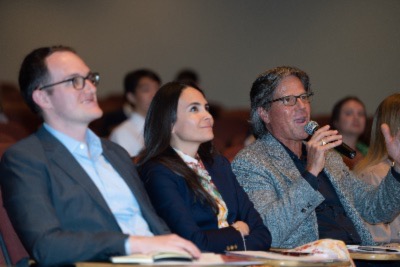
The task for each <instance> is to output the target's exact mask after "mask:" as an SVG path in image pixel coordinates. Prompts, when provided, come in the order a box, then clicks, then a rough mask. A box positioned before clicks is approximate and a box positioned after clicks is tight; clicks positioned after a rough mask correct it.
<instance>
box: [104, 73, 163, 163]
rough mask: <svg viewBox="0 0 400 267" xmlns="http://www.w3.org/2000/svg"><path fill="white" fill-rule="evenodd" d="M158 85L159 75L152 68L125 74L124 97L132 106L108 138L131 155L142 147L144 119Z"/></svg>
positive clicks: (159, 83)
mask: <svg viewBox="0 0 400 267" xmlns="http://www.w3.org/2000/svg"><path fill="white" fill-rule="evenodd" d="M160 85H161V79H160V77H159V76H158V75H157V74H156V73H155V72H154V71H152V70H147V69H140V70H136V71H133V72H130V73H128V74H127V75H126V76H125V79H124V88H125V89H124V90H125V98H126V99H127V101H128V103H129V104H130V105H131V107H132V113H131V114H130V116H129V118H128V119H127V120H125V121H124V122H122V123H121V124H120V125H118V126H117V127H116V128H114V130H112V132H111V135H110V140H111V141H113V142H115V143H117V144H119V145H120V146H122V147H123V148H125V149H126V150H127V151H128V153H129V155H130V156H131V157H135V156H137V154H139V152H140V150H142V148H143V145H144V140H143V128H144V120H145V117H146V114H147V110H148V109H149V106H150V103H151V100H152V99H153V97H154V95H155V94H156V92H157V91H158V89H159V88H160Z"/></svg>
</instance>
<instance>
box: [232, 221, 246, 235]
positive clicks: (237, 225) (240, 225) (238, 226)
mask: <svg viewBox="0 0 400 267" xmlns="http://www.w3.org/2000/svg"><path fill="white" fill-rule="evenodd" d="M231 226H232V227H233V228H235V229H236V230H237V231H239V232H240V233H241V234H242V236H247V235H249V233H250V229H249V226H248V225H247V223H245V222H242V221H236V222H234V223H233V224H232V225H231Z"/></svg>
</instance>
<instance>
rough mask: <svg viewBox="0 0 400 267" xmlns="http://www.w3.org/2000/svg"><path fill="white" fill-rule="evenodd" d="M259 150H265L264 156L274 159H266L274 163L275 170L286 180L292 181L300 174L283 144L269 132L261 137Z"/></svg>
mask: <svg viewBox="0 0 400 267" xmlns="http://www.w3.org/2000/svg"><path fill="white" fill-rule="evenodd" d="M260 150H261V151H265V152H263V153H265V157H267V158H273V159H274V160H267V161H268V162H271V163H272V164H273V165H275V167H276V168H275V170H276V171H278V172H279V173H280V174H281V175H282V177H284V178H285V179H286V180H288V181H290V182H294V181H295V179H296V178H297V177H299V176H300V175H301V174H300V172H299V171H298V169H297V167H296V165H295V164H294V162H293V160H292V159H291V158H290V156H289V154H288V153H287V151H286V150H285V148H284V147H283V145H282V144H281V143H280V142H279V141H278V140H276V139H275V137H273V136H272V135H271V134H267V135H264V136H263V137H261V139H260Z"/></svg>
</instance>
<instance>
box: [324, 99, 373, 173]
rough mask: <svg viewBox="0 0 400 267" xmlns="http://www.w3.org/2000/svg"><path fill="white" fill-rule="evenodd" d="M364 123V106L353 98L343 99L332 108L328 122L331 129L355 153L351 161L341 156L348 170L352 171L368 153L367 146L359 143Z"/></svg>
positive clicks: (365, 117)
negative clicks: (336, 132)
mask: <svg viewBox="0 0 400 267" xmlns="http://www.w3.org/2000/svg"><path fill="white" fill-rule="evenodd" d="M366 121H367V115H366V110H365V105H364V103H363V102H361V100H360V99H358V98H357V97H355V96H348V97H345V98H343V99H341V100H339V101H338V102H337V103H336V104H335V105H334V107H333V110H332V115H331V121H330V125H331V127H332V129H336V130H338V131H339V134H341V135H342V140H343V142H344V143H345V144H347V145H348V146H349V147H351V148H353V149H354V150H356V152H357V154H356V156H355V157H354V158H353V159H350V158H348V157H345V156H343V161H344V162H345V163H346V165H347V166H348V167H349V168H350V169H353V168H354V166H355V165H356V164H357V163H358V162H359V161H360V160H361V159H362V158H363V157H364V156H365V155H366V154H367V152H368V146H367V145H366V144H365V143H363V142H361V141H360V137H361V135H362V134H363V133H364V131H365V125H366Z"/></svg>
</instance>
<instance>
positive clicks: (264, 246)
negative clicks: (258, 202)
mask: <svg viewBox="0 0 400 267" xmlns="http://www.w3.org/2000/svg"><path fill="white" fill-rule="evenodd" d="M216 164H218V169H222V170H224V172H225V174H224V175H221V176H223V177H222V178H223V179H224V181H223V187H227V188H225V189H228V192H226V193H227V197H225V198H224V200H225V199H229V196H228V195H231V196H232V195H234V196H236V201H234V202H236V203H231V202H233V201H226V204H227V205H228V207H229V208H228V210H229V212H230V213H231V214H236V216H235V217H236V218H231V219H232V220H233V221H243V222H245V223H246V224H247V225H248V226H249V229H250V234H249V235H248V236H246V238H245V239H246V248H247V250H264V251H265V250H268V249H269V248H270V246H271V242H272V241H271V234H270V232H269V230H268V228H267V227H266V226H265V225H264V223H263V221H262V219H261V216H260V214H259V213H258V211H257V210H256V209H255V208H254V205H253V202H251V200H250V199H249V197H248V195H247V194H246V192H245V191H244V190H243V188H242V187H241V186H240V184H239V183H238V181H237V179H236V176H235V175H234V174H233V172H232V168H231V165H230V163H229V161H228V160H227V159H226V158H224V157H222V156H221V157H219V160H218V161H216ZM228 184H232V186H227V185H228ZM231 189H234V191H232V190H231ZM221 191H226V190H224V189H221ZM232 192H235V194H232Z"/></svg>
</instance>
